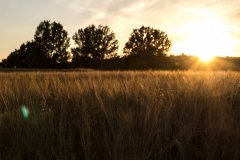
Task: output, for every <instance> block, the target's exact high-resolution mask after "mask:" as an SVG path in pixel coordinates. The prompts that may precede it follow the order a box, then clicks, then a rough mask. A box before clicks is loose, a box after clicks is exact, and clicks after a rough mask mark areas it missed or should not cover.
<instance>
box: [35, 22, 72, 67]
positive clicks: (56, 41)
mask: <svg viewBox="0 0 240 160" xmlns="http://www.w3.org/2000/svg"><path fill="white" fill-rule="evenodd" d="M34 42H35V45H36V46H37V48H39V49H41V52H39V53H41V54H43V55H39V56H40V57H41V56H42V57H45V58H46V59H48V60H49V61H50V62H52V63H53V64H59V63H60V64H62V63H66V62H67V61H68V59H69V52H67V49H68V47H69V46H70V43H69V42H70V38H68V33H67V31H66V30H64V29H63V26H62V25H61V24H60V23H57V22H52V23H50V21H43V22H41V23H40V24H39V26H38V27H37V30H36V32H35V35H34ZM36 56H37V55H36Z"/></svg>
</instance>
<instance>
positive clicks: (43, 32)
mask: <svg viewBox="0 0 240 160" xmlns="http://www.w3.org/2000/svg"><path fill="white" fill-rule="evenodd" d="M72 39H73V41H74V42H75V47H73V48H69V47H70V37H68V33H67V31H66V30H65V29H64V28H63V26H62V25H61V24H60V23H57V22H52V23H51V22H50V21H43V22H41V23H40V24H39V26H38V27H37V29H36V32H35V35H34V39H33V40H31V41H28V42H26V43H23V44H22V45H21V46H20V48H19V49H16V50H15V51H13V52H12V53H10V54H9V56H8V57H7V58H6V59H3V60H2V63H0V67H4V68H91V69H100V70H132V69H134V70H136V69H161V70H189V69H195V70H203V69H204V70H206V69H208V70H240V58H238V57H225V58H220V57H218V58H216V59H215V61H213V62H211V65H205V64H201V63H200V62H199V61H198V59H197V58H196V57H192V56H187V55H185V54H182V55H178V56H176V55H175V56H174V55H169V54H168V51H169V49H170V48H171V45H172V43H171V41H170V40H169V38H168V36H167V34H166V33H165V32H163V31H160V30H159V29H154V28H151V27H145V26H142V27H140V28H139V29H133V32H132V33H131V35H130V37H129V40H128V42H126V44H125V46H124V49H123V53H122V54H117V51H118V40H117V39H116V38H115V33H114V32H113V31H111V29H110V28H109V27H108V26H102V25H99V26H97V27H96V26H95V25H89V26H88V27H86V28H80V29H79V30H78V31H77V32H76V33H75V34H74V35H73V37H72ZM203 47H204V46H203Z"/></svg>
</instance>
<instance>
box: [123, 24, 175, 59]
mask: <svg viewBox="0 0 240 160" xmlns="http://www.w3.org/2000/svg"><path fill="white" fill-rule="evenodd" d="M170 47H171V41H170V40H169V39H168V36H167V34H166V33H165V32H162V31H160V30H158V29H153V28H150V27H144V26H142V27H141V28H139V29H134V30H133V32H132V34H131V36H130V38H129V41H128V42H127V43H126V45H125V47H124V50H123V52H124V53H125V54H126V55H150V56H165V55H166V53H167V52H168V51H169V49H170Z"/></svg>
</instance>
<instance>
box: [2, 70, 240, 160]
mask: <svg viewBox="0 0 240 160" xmlns="http://www.w3.org/2000/svg"><path fill="white" fill-rule="evenodd" d="M0 159H1V160H13V159H16V160H43V159H49V160H77V159H85V160H93V159H100V160H124V159H126V160H128V159H129V160H130V159H131V160H155V159H161V160H174V159H184V160H191V159H197V160H210V159H211V160H215V159H218V160H221V159H222V160H230V159H233V160H239V159H240V73H238V72H191V71H186V72H182V71H179V72H178V71H173V72H168V71H144V72H140V71H139V72H134V71H129V72H127V71H126V72H120V71H119V72H118V71H115V72H98V71H89V72H80V71H79V72H75V71H72V72H4V73H3V72H2V73H0Z"/></svg>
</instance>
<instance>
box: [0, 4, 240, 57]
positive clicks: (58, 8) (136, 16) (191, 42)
mask: <svg viewBox="0 0 240 160" xmlns="http://www.w3.org/2000/svg"><path fill="white" fill-rule="evenodd" d="M43 20H51V21H57V22H60V23H61V24H62V25H63V26H64V28H65V29H66V30H67V31H68V33H69V36H70V37H72V35H73V34H74V33H75V32H76V31H77V30H78V29H79V28H83V27H86V26H88V25H89V24H95V25H99V24H102V25H108V26H109V27H110V28H111V29H112V30H113V31H114V32H115V33H116V38H117V39H118V40H119V44H120V48H119V50H118V52H119V53H121V52H122V48H123V46H124V44H125V43H126V41H127V40H128V38H129V36H130V33H131V32H132V30H133V28H139V27H141V26H142V25H145V26H151V27H153V28H156V29H160V30H162V31H165V32H166V33H167V34H168V36H169V38H170V40H171V41H172V44H173V46H172V49H171V51H170V53H171V54H181V53H185V54H191V55H196V56H201V55H204V56H208V55H211V56H212V55H219V56H240V1H239V0H0V59H2V58H6V56H7V55H8V54H9V53H10V52H11V51H13V50H14V49H15V48H19V46H20V45H21V44H22V43H24V42H26V41H29V40H32V39H33V35H34V32H35V30H36V27H37V26H38V24H39V23H40V22H41V21H43Z"/></svg>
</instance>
